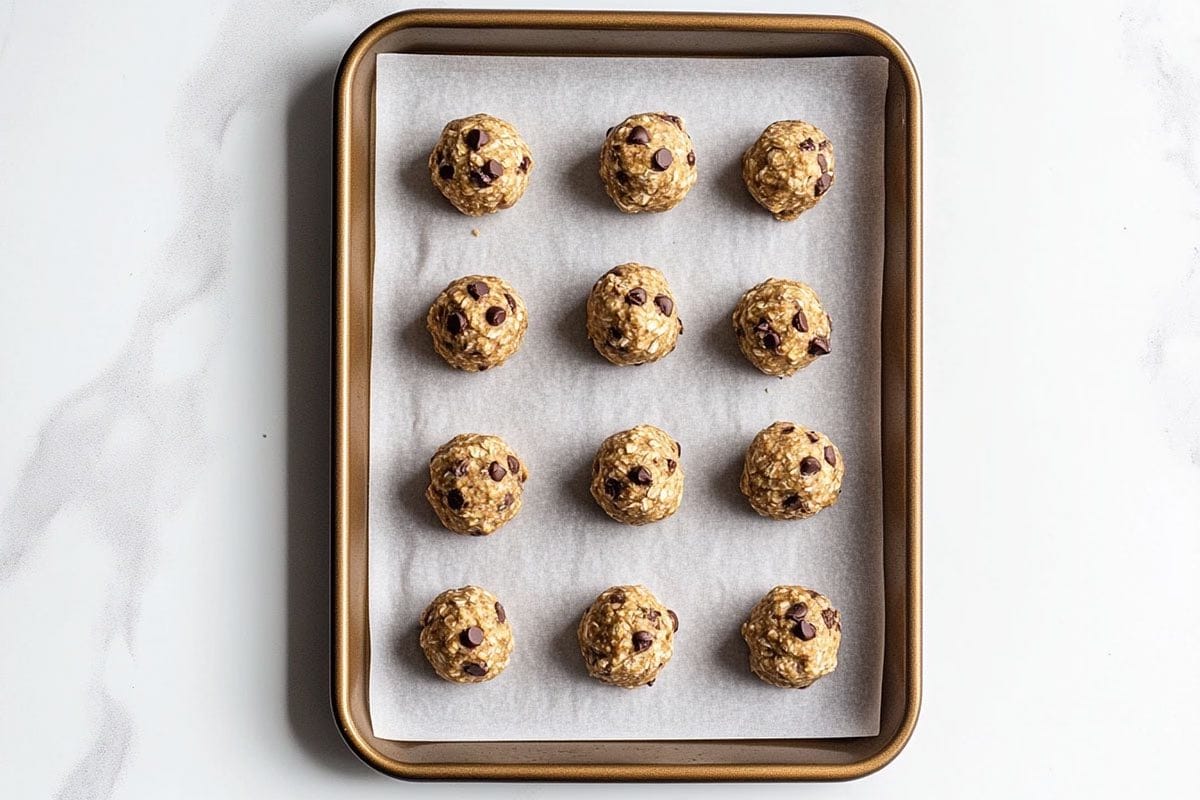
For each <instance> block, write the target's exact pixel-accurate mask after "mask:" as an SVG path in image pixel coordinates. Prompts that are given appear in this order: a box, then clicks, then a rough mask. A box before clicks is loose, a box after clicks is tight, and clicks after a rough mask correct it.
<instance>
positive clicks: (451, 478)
mask: <svg viewBox="0 0 1200 800" xmlns="http://www.w3.org/2000/svg"><path fill="white" fill-rule="evenodd" d="M528 478H529V470H527V469H526V468H525V465H524V464H522V463H521V460H520V459H518V458H517V456H516V453H514V452H513V451H512V449H511V448H510V447H509V446H508V445H507V444H505V443H504V440H503V439H501V438H500V437H499V436H488V435H485V434H482V433H464V434H461V435H459V436H455V437H454V438H453V439H451V440H450V441H448V442H446V443H445V444H444V445H442V446H441V447H439V448H438V449H437V452H436V453H434V454H433V458H431V459H430V460H429V488H428V489H426V490H425V499H427V500H428V501H429V505H431V506H433V510H434V512H435V513H436V514H437V515H438V519H440V520H441V521H442V524H443V525H445V526H446V527H447V528H449V529H450V530H452V531H454V532H455V533H465V534H469V535H471V536H487V535H488V534H490V533H493V532H495V531H496V530H498V529H499V528H500V526H501V525H503V524H504V523H506V522H508V521H509V520H511V519H512V518H513V517H515V516H516V515H517V512H518V511H520V510H521V491H522V489H523V488H524V486H525V481H526V480H527V479H528Z"/></svg>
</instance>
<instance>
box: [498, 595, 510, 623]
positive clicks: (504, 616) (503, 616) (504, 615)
mask: <svg viewBox="0 0 1200 800" xmlns="http://www.w3.org/2000/svg"><path fill="white" fill-rule="evenodd" d="M496 619H497V620H499V621H500V623H501V624H503V623H505V622H507V621H508V612H507V611H505V610H504V606H502V605H500V601H499V600H497V601H496Z"/></svg>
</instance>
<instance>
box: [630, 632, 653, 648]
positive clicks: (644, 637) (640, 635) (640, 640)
mask: <svg viewBox="0 0 1200 800" xmlns="http://www.w3.org/2000/svg"><path fill="white" fill-rule="evenodd" d="M652 644H654V634H653V633H651V632H650V631H637V632H635V633H634V634H633V652H635V653H640V652H642V651H643V650H649V649H650V645H652Z"/></svg>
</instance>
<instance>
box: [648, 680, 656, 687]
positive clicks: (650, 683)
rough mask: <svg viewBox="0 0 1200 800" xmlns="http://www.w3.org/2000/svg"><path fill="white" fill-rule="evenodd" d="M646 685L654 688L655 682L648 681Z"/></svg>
mask: <svg viewBox="0 0 1200 800" xmlns="http://www.w3.org/2000/svg"><path fill="white" fill-rule="evenodd" d="M655 680H656V679H655ZM646 685H647V686H653V685H654V680H648V681H646Z"/></svg>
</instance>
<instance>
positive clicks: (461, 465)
mask: <svg viewBox="0 0 1200 800" xmlns="http://www.w3.org/2000/svg"><path fill="white" fill-rule="evenodd" d="M470 466H471V462H469V461H467V460H466V459H465V458H464V459H463V460H461V461H459V462H458V463H457V464H455V465H454V474H455V475H457V476H458V477H460V478H461V477H462V476H463V475H466V474H467V468H468V467H470Z"/></svg>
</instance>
